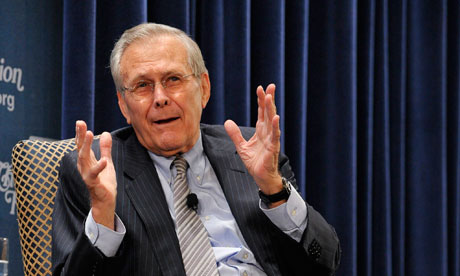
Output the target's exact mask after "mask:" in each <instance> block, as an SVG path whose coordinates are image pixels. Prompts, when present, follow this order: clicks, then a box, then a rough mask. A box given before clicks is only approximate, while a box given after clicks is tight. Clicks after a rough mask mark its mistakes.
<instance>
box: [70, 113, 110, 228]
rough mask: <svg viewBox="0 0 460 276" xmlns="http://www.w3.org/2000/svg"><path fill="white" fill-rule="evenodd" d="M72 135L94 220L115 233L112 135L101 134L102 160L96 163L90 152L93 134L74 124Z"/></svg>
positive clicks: (78, 123)
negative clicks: (73, 135) (73, 134)
mask: <svg viewBox="0 0 460 276" xmlns="http://www.w3.org/2000/svg"><path fill="white" fill-rule="evenodd" d="M75 132H76V134H75V144H76V145H77V151H78V162H77V167H78V171H79V172H80V174H81V177H82V178H83V181H85V183H86V187H87V188H88V191H89V194H90V197H91V208H92V213H93V218H94V221H95V222H96V223H99V224H102V225H104V226H105V227H108V228H110V229H112V230H114V219H115V204H116V197H117V179H116V174H115V168H114V166H113V161H112V136H111V135H110V134H109V133H108V132H104V133H102V134H101V136H100V142H99V144H100V150H101V158H100V159H99V160H97V159H96V157H95V156H94V152H93V150H92V149H91V144H92V143H93V137H94V135H93V133H92V132H91V131H87V127H86V123H85V122H84V121H77V122H76V123H75Z"/></svg>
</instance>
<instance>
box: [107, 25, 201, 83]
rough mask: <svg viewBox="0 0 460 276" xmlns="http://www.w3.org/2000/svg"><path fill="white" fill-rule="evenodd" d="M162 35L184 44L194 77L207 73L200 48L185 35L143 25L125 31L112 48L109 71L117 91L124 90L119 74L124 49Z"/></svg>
mask: <svg viewBox="0 0 460 276" xmlns="http://www.w3.org/2000/svg"><path fill="white" fill-rule="evenodd" d="M163 35H168V36H173V37H176V38H178V39H179V41H181V42H182V43H183V44H184V47H185V49H186V51H187V56H188V65H189V66H190V68H191V69H192V72H193V74H194V75H195V76H196V77H199V76H201V74H203V73H208V69H206V66H205V65H204V60H203V56H202V55H201V51H200V47H198V45H197V44H196V42H195V41H193V39H191V38H190V37H189V36H188V35H187V34H186V33H184V32H183V31H181V30H179V29H176V28H174V27H170V26H167V25H163V24H155V23H143V24H140V25H137V26H135V27H133V28H131V29H128V30H126V31H125V32H124V33H123V35H122V36H121V37H120V39H119V40H118V41H117V42H116V43H115V46H114V47H113V50H112V54H111V55H110V70H111V71H112V77H113V81H114V82H115V87H116V88H117V91H120V92H122V91H123V90H124V89H123V78H122V76H121V72H120V61H121V57H122V56H123V53H124V51H125V49H126V48H128V46H129V45H131V43H133V42H134V41H137V40H140V39H144V38H149V37H159V36H163Z"/></svg>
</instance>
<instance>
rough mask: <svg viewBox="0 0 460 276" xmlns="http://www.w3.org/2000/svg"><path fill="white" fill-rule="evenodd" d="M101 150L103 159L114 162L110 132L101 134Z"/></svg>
mask: <svg viewBox="0 0 460 276" xmlns="http://www.w3.org/2000/svg"><path fill="white" fill-rule="evenodd" d="M99 146H100V148H101V158H104V157H105V158H107V161H111V160H112V135H110V133H108V132H104V133H102V134H101V139H100V142H99Z"/></svg>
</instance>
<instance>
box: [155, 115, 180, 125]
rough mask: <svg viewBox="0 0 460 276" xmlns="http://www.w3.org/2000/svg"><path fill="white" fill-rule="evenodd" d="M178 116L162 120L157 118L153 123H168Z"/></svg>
mask: <svg viewBox="0 0 460 276" xmlns="http://www.w3.org/2000/svg"><path fill="white" fill-rule="evenodd" d="M178 119H179V117H173V118H168V119H164V120H158V121H155V124H159V125H161V124H167V123H170V122H172V121H175V120H178Z"/></svg>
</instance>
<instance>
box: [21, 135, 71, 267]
mask: <svg viewBox="0 0 460 276" xmlns="http://www.w3.org/2000/svg"><path fill="white" fill-rule="evenodd" d="M73 149H75V141H74V139H69V140H62V141H54V142H49V141H40V140H24V141H20V142H18V143H17V144H16V145H15V147H14V148H13V152H12V165H13V175H14V181H15V189H16V197H17V210H18V224H19V236H20V240H21V251H22V258H23V263H24V273H25V275H51V225H52V224H51V216H52V213H53V207H54V197H55V195H56V190H57V183H58V171H57V169H58V168H59V166H60V161H61V158H62V156H63V155H64V154H66V153H67V152H69V151H71V150H73Z"/></svg>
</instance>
